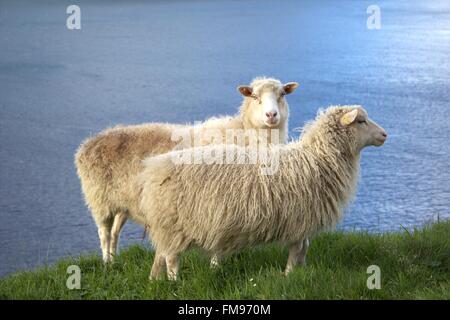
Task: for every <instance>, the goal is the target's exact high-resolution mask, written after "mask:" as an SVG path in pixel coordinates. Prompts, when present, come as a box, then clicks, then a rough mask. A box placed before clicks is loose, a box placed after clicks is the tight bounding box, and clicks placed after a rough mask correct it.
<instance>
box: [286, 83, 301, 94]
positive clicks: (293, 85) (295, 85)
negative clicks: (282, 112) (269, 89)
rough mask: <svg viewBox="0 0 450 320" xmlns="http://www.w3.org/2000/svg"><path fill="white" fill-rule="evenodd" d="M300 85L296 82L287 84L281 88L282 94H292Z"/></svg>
mask: <svg viewBox="0 0 450 320" xmlns="http://www.w3.org/2000/svg"><path fill="white" fill-rule="evenodd" d="M299 85H300V84H298V83H297V82H288V83H286V84H285V85H284V86H283V89H284V92H285V93H286V94H289V93H292V92H294V91H295V89H297V88H298V86H299Z"/></svg>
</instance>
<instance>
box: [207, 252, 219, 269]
mask: <svg viewBox="0 0 450 320" xmlns="http://www.w3.org/2000/svg"><path fill="white" fill-rule="evenodd" d="M220 260H221V257H220V256H219V255H218V254H217V253H216V254H214V255H213V256H212V257H211V262H210V264H209V266H210V267H211V269H216V268H217V267H219V266H220Z"/></svg>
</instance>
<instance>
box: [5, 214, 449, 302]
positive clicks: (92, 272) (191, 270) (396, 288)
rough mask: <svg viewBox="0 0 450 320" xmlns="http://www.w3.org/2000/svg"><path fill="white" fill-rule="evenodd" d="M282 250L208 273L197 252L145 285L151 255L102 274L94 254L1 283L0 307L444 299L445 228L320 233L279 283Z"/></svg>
mask: <svg viewBox="0 0 450 320" xmlns="http://www.w3.org/2000/svg"><path fill="white" fill-rule="evenodd" d="M286 259H287V250H286V249H285V248H282V247H279V246H276V245H271V246H264V247H258V248H254V249H249V250H245V251H243V252H240V253H238V254H235V255H232V256H230V257H229V258H227V259H226V260H225V261H224V262H223V265H222V266H221V267H220V268H218V269H217V270H211V269H210V268H209V263H208V259H207V257H205V256H204V255H202V254H201V253H200V252H199V251H190V252H189V253H186V254H185V255H184V256H183V260H182V267H181V280H179V281H176V282H170V281H167V280H164V281H154V282H150V281H149V280H148V275H149V272H150V268H151V263H152V260H153V253H152V252H151V251H150V250H148V249H146V248H144V247H142V246H132V247H130V248H127V249H125V250H122V252H121V254H120V255H119V256H118V257H117V260H116V262H114V264H112V265H109V266H104V265H103V263H102V261H101V259H100V256H99V255H98V254H93V255H91V256H83V257H79V258H74V259H66V260H63V261H60V262H58V263H57V264H56V265H54V266H47V267H44V268H41V269H39V270H37V271H33V272H20V273H17V274H14V275H11V276H8V277H6V278H3V279H1V280H0V298H2V299H450V221H447V222H440V223H437V224H434V225H430V226H428V227H426V228H424V229H421V230H415V231H414V232H407V231H405V232H402V233H390V234H383V235H371V234H367V233H356V232H355V233H342V232H333V233H324V234H322V235H320V236H319V237H317V238H316V239H314V240H313V241H312V245H311V247H310V251H309V253H308V265H307V266H306V267H304V268H297V269H296V270H295V271H293V273H292V274H290V275H289V276H288V277H284V276H283V275H281V270H282V269H283V267H284V265H285V263H286ZM72 264H76V265H78V266H79V267H80V268H81V272H82V278H81V289H80V290H69V289H67V287H66V280H67V277H68V276H69V275H68V274H67V273H66V271H67V267H68V266H69V265H72ZM369 265H378V266H379V267H380V268H381V289H380V290H376V289H375V290H369V289H368V288H367V286H366V281H367V277H368V276H369V275H368V274H367V273H366V271H367V267H368V266H369Z"/></svg>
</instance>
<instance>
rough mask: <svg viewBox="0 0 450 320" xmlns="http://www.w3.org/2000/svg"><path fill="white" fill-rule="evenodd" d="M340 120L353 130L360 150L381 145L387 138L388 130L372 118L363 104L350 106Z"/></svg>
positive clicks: (342, 124) (343, 124) (345, 126)
mask: <svg viewBox="0 0 450 320" xmlns="http://www.w3.org/2000/svg"><path fill="white" fill-rule="evenodd" d="M339 122H340V124H341V126H343V127H344V128H348V130H350V132H352V135H353V136H354V137H355V143H356V147H357V149H358V150H361V149H363V148H365V147H367V146H377V147H378V146H381V145H383V144H384V142H385V141H386V139H387V134H386V131H385V130H384V129H383V128H382V127H380V126H379V125H378V124H377V123H375V122H374V121H373V120H371V119H370V118H369V115H368V114H367V111H366V110H364V108H362V107H361V106H356V107H354V108H350V109H349V111H347V112H345V113H344V114H343V115H342V116H341V117H340V121H339Z"/></svg>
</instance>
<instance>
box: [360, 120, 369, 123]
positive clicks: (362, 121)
mask: <svg viewBox="0 0 450 320" xmlns="http://www.w3.org/2000/svg"><path fill="white" fill-rule="evenodd" d="M358 123H367V121H366V120H365V119H364V120H358Z"/></svg>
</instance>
